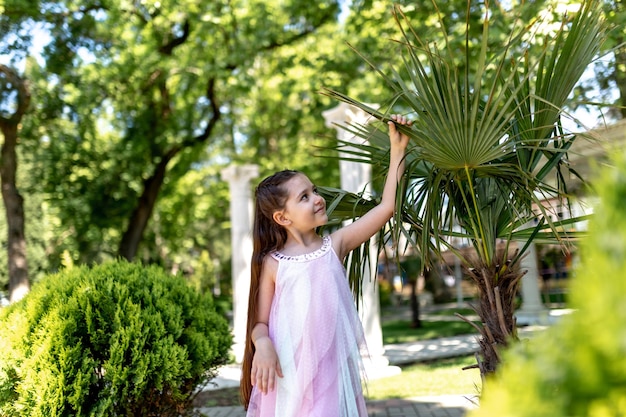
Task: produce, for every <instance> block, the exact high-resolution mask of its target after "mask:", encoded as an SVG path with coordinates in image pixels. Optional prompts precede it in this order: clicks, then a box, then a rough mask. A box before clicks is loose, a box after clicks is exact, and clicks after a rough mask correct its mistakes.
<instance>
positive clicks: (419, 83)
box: [324, 0, 604, 377]
mask: <svg viewBox="0 0 626 417" xmlns="http://www.w3.org/2000/svg"><path fill="white" fill-rule="evenodd" d="M468 3H469V2H468ZM579 6H580V7H579V8H578V10H574V11H571V13H570V14H568V15H566V16H565V17H564V18H563V21H562V24H561V25H560V28H558V30H556V31H554V33H552V34H547V35H545V39H544V40H543V44H542V47H541V48H540V50H539V51H536V50H531V46H530V45H531V44H532V43H533V40H532V37H533V36H538V34H539V33H540V30H539V28H540V25H541V23H542V22H541V21H540V20H537V22H535V24H533V25H528V26H524V27H521V28H513V29H512V33H511V35H510V37H509V39H508V42H506V43H505V45H503V47H502V49H501V50H499V51H489V50H488V48H487V44H488V38H489V27H490V26H489V13H486V14H485V15H486V18H485V19H484V26H483V38H482V40H481V42H482V43H481V46H480V48H481V49H480V55H479V59H477V60H470V59H469V57H470V55H469V53H466V54H465V59H464V60H463V59H461V60H460V61H461V62H459V56H458V55H455V53H454V51H452V50H451V49H449V48H447V42H446V44H444V45H443V47H438V46H437V45H436V44H434V43H429V42H427V41H425V40H424V39H422V38H421V37H420V36H419V35H418V34H417V33H415V31H414V30H413V29H412V28H411V25H410V22H409V21H408V19H407V18H406V17H405V16H404V15H403V13H402V11H401V9H400V8H399V7H395V8H394V17H395V19H396V21H397V24H398V27H399V29H400V31H401V33H402V39H401V40H400V41H396V42H395V44H396V45H397V46H398V47H400V48H402V51H403V52H402V58H403V60H402V61H403V66H402V67H401V69H400V70H398V69H395V68H392V69H390V70H387V72H388V73H387V72H386V71H385V70H383V68H382V67H379V66H376V65H374V64H372V63H370V65H372V67H373V68H374V69H375V70H376V71H377V72H378V74H379V75H380V78H381V79H382V80H383V81H384V82H385V83H386V84H387V85H388V86H389V87H390V88H391V89H392V90H393V91H394V92H395V94H394V95H393V100H391V101H390V102H389V103H387V106H385V107H383V108H380V109H375V108H372V107H371V106H369V105H367V104H365V103H361V102H359V101H358V100H355V99H353V98H351V97H349V96H347V95H344V94H342V93H340V92H338V91H333V90H329V89H328V90H325V91H324V94H326V95H328V96H330V97H333V98H335V99H338V100H340V101H344V102H346V103H349V104H352V105H354V106H357V107H358V108H360V109H362V110H364V111H365V112H367V113H369V114H371V115H372V116H373V117H374V118H375V119H377V121H380V122H382V123H378V122H375V123H370V124H351V125H349V126H345V128H346V129H348V130H350V131H351V132H352V133H354V134H355V135H357V136H358V137H361V138H363V139H367V142H365V143H363V144H361V145H357V146H356V147H354V145H353V144H349V145H350V146H351V148H350V149H351V150H350V151H348V152H350V156H349V157H347V158H349V159H351V160H357V161H361V162H364V163H368V164H372V165H373V166H382V167H383V168H385V167H384V164H385V163H386V161H387V157H386V152H387V151H388V139H387V133H386V125H385V124H386V122H387V121H388V120H389V118H388V115H389V114H390V113H392V109H398V108H399V109H402V110H403V111H405V112H406V113H409V114H411V115H412V117H413V119H414V122H413V126H412V127H410V128H405V127H402V129H403V130H404V131H405V132H406V133H407V134H408V135H409V136H410V138H411V143H410V146H409V149H408V150H407V156H406V161H407V169H406V175H405V181H404V184H403V187H401V189H400V190H399V195H398V202H399V203H400V204H402V206H401V207H402V210H398V212H397V215H396V216H395V217H394V219H393V221H392V222H391V224H392V231H393V236H395V237H396V238H397V237H398V236H399V235H400V234H402V235H404V236H405V237H407V238H408V239H409V241H410V242H411V243H412V244H413V245H415V247H416V248H417V249H418V252H419V253H421V254H422V256H423V258H424V259H423V264H424V265H431V264H432V262H433V260H434V259H441V254H442V252H443V251H444V250H451V251H453V252H454V253H455V254H456V256H458V257H459V258H460V260H461V263H462V265H463V266H464V267H465V270H466V273H467V274H468V275H469V277H471V279H472V280H473V281H474V282H475V283H476V284H477V286H478V289H479V302H478V304H477V305H475V306H473V307H474V309H475V310H476V312H477V314H478V315H479V317H480V320H481V322H482V323H481V324H480V325H478V324H475V323H472V324H473V325H474V326H475V328H476V329H477V331H478V332H479V333H480V336H479V343H480V348H481V349H480V354H479V355H477V364H476V365H475V367H478V368H480V371H481V375H482V376H483V377H485V376H486V375H488V374H490V373H492V372H494V371H495V370H496V368H497V366H498V364H499V363H500V350H501V348H502V347H504V346H507V345H508V344H509V343H510V341H512V340H513V341H514V340H516V339H517V335H516V325H515V317H514V304H515V295H516V292H517V290H518V287H519V283H520V279H521V277H522V276H523V275H524V273H525V272H524V271H522V270H521V268H520V266H519V263H520V259H521V257H522V256H524V254H525V252H526V250H527V248H528V247H529V245H530V244H532V243H533V242H560V243H566V242H569V241H571V240H572V239H573V238H575V237H576V234H575V233H574V232H568V225H570V224H571V223H572V222H575V221H576V220H579V219H570V220H561V221H556V220H551V218H550V215H549V214H550V212H551V210H553V209H554V208H555V207H552V206H550V205H549V204H547V203H546V201H568V198H569V197H570V196H569V194H568V190H567V185H566V181H565V179H566V178H567V177H566V176H567V175H571V174H572V173H573V174H574V175H575V172H573V171H572V170H571V169H569V167H568V161H567V153H568V151H569V150H570V148H571V146H572V144H573V143H574V141H575V140H576V139H577V138H578V137H579V136H580V135H577V134H573V133H571V132H568V131H566V130H565V128H564V127H563V125H562V124H561V120H562V118H563V117H565V116H567V113H566V112H565V105H566V103H567V98H568V95H569V94H570V92H571V91H572V89H573V88H574V86H575V85H576V83H577V82H578V80H579V79H580V77H581V76H582V74H583V71H584V70H585V68H586V67H587V66H588V64H589V63H590V62H592V60H593V59H594V58H595V57H596V54H597V52H598V50H599V47H600V44H601V42H602V40H603V37H604V23H603V19H602V11H601V2H600V1H597V0H584V1H583V2H582V3H581V4H580V5H579ZM468 7H469V4H468ZM441 26H442V27H443V22H442V23H441ZM466 29H467V28H466ZM468 32H469V31H468ZM444 37H445V32H444ZM469 43H470V41H469V39H467V40H466V51H467V50H469V49H470V47H471V45H470V44H469ZM394 112H397V110H395V111H394ZM347 145H348V144H345V143H340V144H339V146H338V148H339V149H342V148H345V146H347ZM326 192H327V195H326V197H327V198H328V199H329V201H331V203H330V204H329V207H330V208H332V209H335V210H336V211H335V217H336V218H343V217H349V216H350V215H355V214H357V215H358V214H359V213H358V212H359V210H354V205H355V204H357V203H358V204H359V207H362V209H367V207H368V204H367V203H366V202H363V201H362V200H360V196H357V195H350V194H346V193H342V192H339V191H337V190H326ZM453 238H461V239H466V241H468V242H470V244H471V246H472V247H473V250H472V251H471V253H472V254H471V255H468V253H470V251H463V252H461V251H459V250H458V249H457V248H455V247H454V246H453V245H452V244H451V242H452V239H453ZM520 241H521V242H522V243H521V244H519V248H518V250H517V251H513V250H512V248H513V247H514V246H515V245H513V242H520ZM499 242H500V244H499ZM357 263H358V262H357ZM468 321H469V320H468Z"/></svg>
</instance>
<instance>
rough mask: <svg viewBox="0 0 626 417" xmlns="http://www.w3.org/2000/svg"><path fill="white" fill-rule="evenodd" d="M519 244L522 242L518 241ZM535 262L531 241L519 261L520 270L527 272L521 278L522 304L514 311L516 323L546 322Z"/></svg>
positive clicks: (535, 257)
mask: <svg viewBox="0 0 626 417" xmlns="http://www.w3.org/2000/svg"><path fill="white" fill-rule="evenodd" d="M519 244H523V243H522V242H520V243H519ZM537 264H538V262H537V250H536V248H535V244H534V243H531V244H530V246H529V247H528V249H527V250H526V254H525V256H524V257H522V259H521V262H520V268H521V269H522V271H528V272H527V273H526V275H524V277H523V278H522V284H521V291H522V306H521V307H520V308H519V309H518V310H517V311H516V312H515V317H516V318H517V324H521V325H532V324H547V321H548V316H549V314H548V313H549V312H548V309H547V308H546V307H545V306H544V305H543V302H542V301H541V292H540V290H539V268H538V267H537Z"/></svg>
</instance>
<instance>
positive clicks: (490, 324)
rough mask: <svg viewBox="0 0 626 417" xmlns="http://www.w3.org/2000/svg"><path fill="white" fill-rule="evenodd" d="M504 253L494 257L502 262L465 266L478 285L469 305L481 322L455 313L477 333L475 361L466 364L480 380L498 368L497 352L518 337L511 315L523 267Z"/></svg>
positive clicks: (512, 314) (513, 310)
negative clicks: (477, 372) (473, 302)
mask: <svg viewBox="0 0 626 417" xmlns="http://www.w3.org/2000/svg"><path fill="white" fill-rule="evenodd" d="M504 256H506V255H503V256H498V257H497V258H499V259H505V262H503V263H494V264H492V265H476V267H475V268H469V269H468V270H467V275H468V276H469V277H470V278H471V279H472V280H473V281H474V282H475V283H476V285H477V286H478V290H479V304H478V305H477V306H475V305H472V308H473V309H474V310H475V311H476V314H478V316H479V317H480V320H481V322H482V323H481V325H477V324H475V323H473V322H472V321H470V320H469V319H467V318H465V317H463V316H461V315H459V314H457V316H459V317H460V318H461V319H463V320H465V321H467V322H468V323H470V324H471V325H472V326H474V328H476V330H478V332H479V333H480V337H479V339H478V344H479V346H480V352H479V354H478V355H477V357H476V359H477V364H476V365H473V366H470V367H468V368H476V367H477V368H479V369H480V375H481V377H482V379H483V381H484V380H485V378H486V377H487V376H488V375H490V374H493V373H495V372H496V370H497V369H498V366H499V364H500V362H501V357H500V352H501V351H502V350H503V349H504V348H506V347H507V346H508V345H509V343H510V342H511V341H515V340H518V337H517V325H516V322H515V317H514V312H515V296H516V294H517V291H518V289H519V285H520V281H521V279H522V277H523V276H524V274H525V273H526V271H521V270H520V267H519V263H516V264H511V263H510V261H509V260H506V258H504ZM465 369H467V368H465Z"/></svg>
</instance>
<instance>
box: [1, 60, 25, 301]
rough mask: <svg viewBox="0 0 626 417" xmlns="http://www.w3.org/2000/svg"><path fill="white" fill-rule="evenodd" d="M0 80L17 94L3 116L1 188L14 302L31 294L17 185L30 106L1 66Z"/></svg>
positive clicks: (15, 78)
mask: <svg viewBox="0 0 626 417" xmlns="http://www.w3.org/2000/svg"><path fill="white" fill-rule="evenodd" d="M0 76H2V77H4V78H5V80H4V81H5V83H4V85H5V86H8V87H9V88H12V89H14V90H15V91H16V92H17V105H16V110H15V112H14V113H13V114H12V115H11V116H9V117H5V116H0V130H2V134H3V136H4V143H3V144H2V148H1V149H0V157H1V158H2V159H1V163H0V184H1V187H2V199H3V201H4V208H5V212H6V219H7V229H8V248H7V249H8V263H9V265H8V266H9V301H10V302H15V301H18V300H20V299H21V298H23V297H24V296H25V295H26V294H27V293H28V291H29V290H30V285H29V281H28V264H27V259H26V236H25V232H24V199H23V198H22V196H21V195H20V193H19V191H18V189H17V185H16V181H15V178H16V173H17V153H16V150H15V148H16V146H17V137H18V126H19V123H20V121H21V120H22V116H23V115H24V113H25V112H26V109H28V105H29V104H30V92H29V91H28V87H27V85H26V82H25V81H24V80H22V79H21V78H20V77H19V76H18V75H17V73H16V72H15V71H13V70H12V69H11V68H8V67H6V66H4V65H1V64H0Z"/></svg>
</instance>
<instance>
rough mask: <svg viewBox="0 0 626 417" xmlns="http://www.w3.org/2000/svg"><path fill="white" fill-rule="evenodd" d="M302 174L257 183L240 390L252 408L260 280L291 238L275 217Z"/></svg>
mask: <svg viewBox="0 0 626 417" xmlns="http://www.w3.org/2000/svg"><path fill="white" fill-rule="evenodd" d="M297 174H299V172H298V171H292V170H285V171H280V172H277V173H275V174H274V175H271V176H269V177H267V178H265V179H264V180H263V181H261V183H259V185H258V186H257V188H256V190H255V193H254V197H255V204H254V225H253V227H252V241H253V247H252V262H251V277H250V278H251V279H250V297H249V299H248V323H247V326H246V329H247V331H246V345H245V350H244V355H243V364H242V369H241V383H240V385H239V393H240V396H241V403H242V404H243V406H244V408H245V409H246V410H247V409H248V403H249V402H250V395H251V394H252V381H251V377H250V373H251V371H252V357H253V356H254V352H255V348H254V343H252V338H251V333H252V329H253V328H254V326H255V325H256V323H257V321H258V320H257V308H258V297H259V281H260V277H261V268H262V267H263V260H264V259H265V256H266V255H267V254H268V253H270V252H272V251H275V250H279V249H281V248H282V247H283V246H284V244H285V242H286V241H287V231H286V230H285V229H284V228H283V227H282V226H280V225H278V224H277V223H276V222H275V221H274V219H273V218H272V216H273V215H274V212H276V211H277V210H281V209H283V208H284V207H285V203H286V201H287V198H288V197H289V195H288V192H287V190H286V189H285V187H283V185H284V184H285V183H286V182H287V181H289V180H290V179H291V178H293V177H294V176H296V175H297Z"/></svg>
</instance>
